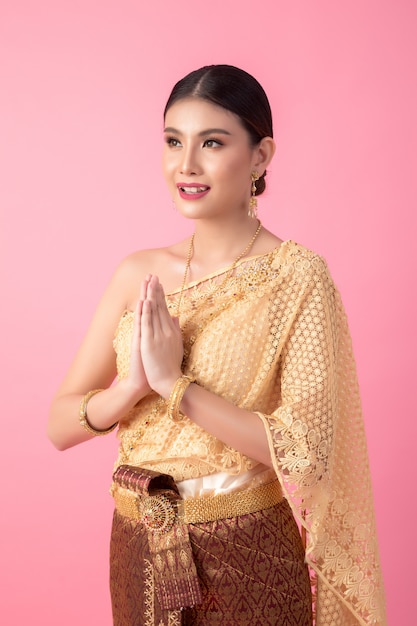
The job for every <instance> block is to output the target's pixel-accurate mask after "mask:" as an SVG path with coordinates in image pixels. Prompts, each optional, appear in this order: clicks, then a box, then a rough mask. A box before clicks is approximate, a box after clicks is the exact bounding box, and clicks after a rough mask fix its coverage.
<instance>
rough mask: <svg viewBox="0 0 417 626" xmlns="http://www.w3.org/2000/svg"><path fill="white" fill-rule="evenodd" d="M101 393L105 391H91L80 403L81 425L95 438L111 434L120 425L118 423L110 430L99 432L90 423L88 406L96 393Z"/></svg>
mask: <svg viewBox="0 0 417 626" xmlns="http://www.w3.org/2000/svg"><path fill="white" fill-rule="evenodd" d="M100 391H104V390H103V389H93V390H92V391H89V392H88V393H86V394H85V396H84V397H83V399H82V400H81V403H80V412H79V416H80V424H81V426H82V427H83V428H84V430H86V431H87V432H88V433H90V435H95V436H99V435H107V434H108V433H111V431H112V430H114V429H115V428H116V426H117V424H118V422H116V423H115V424H113V426H110V428H106V430H97V428H93V426H91V424H90V422H89V421H88V419H87V404H88V403H89V401H90V400H91V398H92V397H93V396H95V395H96V393H100Z"/></svg>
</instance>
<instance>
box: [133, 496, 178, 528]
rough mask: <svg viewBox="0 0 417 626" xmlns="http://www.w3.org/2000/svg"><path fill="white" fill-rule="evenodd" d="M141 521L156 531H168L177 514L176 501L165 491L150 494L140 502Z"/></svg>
mask: <svg viewBox="0 0 417 626" xmlns="http://www.w3.org/2000/svg"><path fill="white" fill-rule="evenodd" d="M138 508H139V513H140V516H141V522H142V523H143V524H144V526H146V528H147V529H148V530H150V531H152V532H154V533H167V532H168V531H170V530H171V528H172V527H173V526H174V523H175V518H176V516H177V513H176V507H175V505H174V503H173V502H172V501H171V500H170V499H169V498H168V496H166V495H165V494H163V493H160V494H158V495H156V496H148V497H147V498H144V499H143V500H140V501H139V504H138Z"/></svg>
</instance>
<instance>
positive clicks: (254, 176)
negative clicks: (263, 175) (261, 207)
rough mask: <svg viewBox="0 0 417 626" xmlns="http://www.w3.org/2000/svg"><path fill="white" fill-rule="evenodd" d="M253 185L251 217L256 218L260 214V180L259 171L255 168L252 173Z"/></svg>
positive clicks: (250, 201) (250, 204)
mask: <svg viewBox="0 0 417 626" xmlns="http://www.w3.org/2000/svg"><path fill="white" fill-rule="evenodd" d="M251 180H252V187H251V193H252V195H251V198H250V200H249V210H248V215H249V217H253V218H256V217H257V215H258V200H257V198H256V195H255V194H256V181H257V180H259V173H258V172H257V171H256V170H254V171H253V172H252V174H251Z"/></svg>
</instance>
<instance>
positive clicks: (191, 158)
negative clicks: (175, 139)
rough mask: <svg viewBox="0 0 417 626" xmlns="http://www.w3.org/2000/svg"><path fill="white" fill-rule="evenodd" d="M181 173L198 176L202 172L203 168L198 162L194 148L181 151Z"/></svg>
mask: <svg viewBox="0 0 417 626" xmlns="http://www.w3.org/2000/svg"><path fill="white" fill-rule="evenodd" d="M179 165H180V173H181V174H185V175H187V176H190V175H191V174H198V173H199V172H200V171H201V167H200V165H199V162H198V157H197V154H196V151H195V149H194V148H192V147H189V148H183V149H182V150H181V160H180V164H179Z"/></svg>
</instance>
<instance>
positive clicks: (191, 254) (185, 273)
mask: <svg viewBox="0 0 417 626" xmlns="http://www.w3.org/2000/svg"><path fill="white" fill-rule="evenodd" d="M261 229H262V224H261V222H260V220H258V228H257V229H256V231H255V234H254V235H253V237H252V239H251V240H250V241H249V243H248V245H247V246H246V248H245V249H244V250H243V252H241V253H240V254H239V256H238V257H237V258H236V259H235V260H234V261H233V263H232V265H231V266H230V269H229V270H228V272H227V274H226V277H225V278H224V280H222V282H221V283H220V285H219V286H218V287H217V289H216V291H219V290H220V289H221V288H222V286H223V285H224V283H225V282H226V281H227V279H228V278H229V276H231V275H232V274H233V271H234V269H235V267H236V265H237V264H238V263H239V261H240V259H243V257H244V256H246V254H247V253H248V252H249V250H250V249H251V248H252V246H253V244H254V243H255V241H256V238H257V236H258V235H259V233H260V232H261ZM194 237H195V233H193V234H192V235H191V240H190V246H189V248H188V253H187V260H186V262H185V271H184V277H183V279H182V285H181V291H180V295H179V298H178V304H177V317H179V316H180V310H181V302H182V296H183V293H184V289H185V284H186V282H187V277H188V273H189V271H190V265H191V259H192V257H193V252H194Z"/></svg>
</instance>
